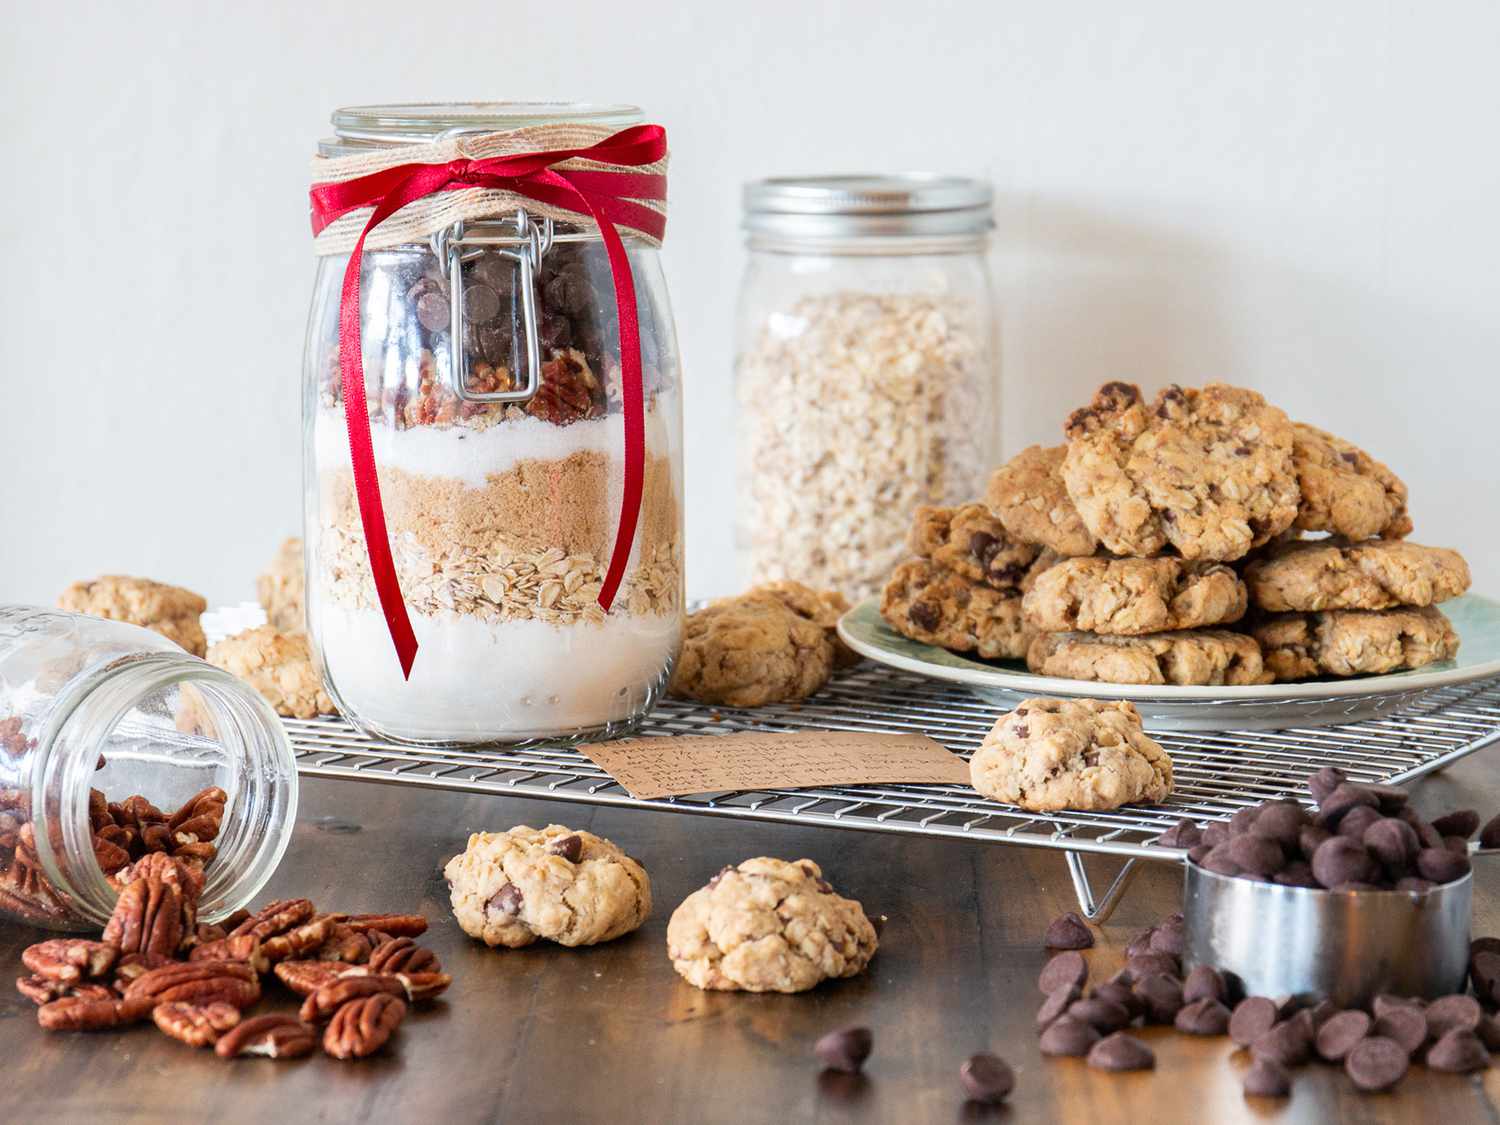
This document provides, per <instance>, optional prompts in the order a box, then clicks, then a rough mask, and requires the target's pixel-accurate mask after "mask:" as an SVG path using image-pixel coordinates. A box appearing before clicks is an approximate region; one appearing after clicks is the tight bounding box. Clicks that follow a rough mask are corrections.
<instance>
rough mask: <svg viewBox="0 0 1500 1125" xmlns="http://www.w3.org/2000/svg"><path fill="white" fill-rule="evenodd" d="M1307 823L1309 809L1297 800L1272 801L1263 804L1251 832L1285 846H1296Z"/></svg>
mask: <svg viewBox="0 0 1500 1125" xmlns="http://www.w3.org/2000/svg"><path fill="white" fill-rule="evenodd" d="M1307 823H1308V819H1307V811H1306V810H1305V809H1303V807H1302V806H1301V805H1299V804H1298V803H1297V802H1296V801H1270V802H1267V803H1266V804H1264V805H1262V806H1261V809H1260V813H1259V814H1258V815H1257V816H1256V818H1255V823H1254V824H1252V825H1251V826H1250V832H1251V834H1252V835H1255V836H1264V837H1266V838H1267V839H1270V840H1275V841H1276V842H1277V843H1278V844H1281V845H1282V846H1283V847H1284V848H1295V847H1296V846H1297V838H1298V836H1299V835H1300V834H1301V832H1302V829H1303V827H1304V826H1305V825H1306V824H1307Z"/></svg>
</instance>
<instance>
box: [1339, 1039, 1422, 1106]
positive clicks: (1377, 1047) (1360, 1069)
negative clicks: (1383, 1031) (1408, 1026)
mask: <svg viewBox="0 0 1500 1125" xmlns="http://www.w3.org/2000/svg"><path fill="white" fill-rule="evenodd" d="M1410 1065H1411V1062H1410V1060H1409V1059H1408V1057H1407V1053H1406V1051H1405V1050H1404V1049H1403V1048H1402V1046H1401V1044H1399V1043H1397V1042H1396V1041H1395V1040H1394V1039H1386V1038H1384V1037H1383V1036H1379V1035H1373V1036H1370V1037H1369V1038H1368V1039H1361V1040H1360V1041H1359V1042H1358V1043H1356V1044H1355V1045H1354V1048H1353V1050H1351V1051H1350V1052H1349V1054H1348V1056H1347V1057H1346V1058H1345V1059H1344V1071H1345V1073H1347V1074H1348V1075H1349V1078H1350V1080H1351V1081H1352V1082H1353V1083H1354V1084H1355V1086H1357V1087H1359V1088H1360V1089H1361V1090H1363V1091H1365V1093H1367V1094H1373V1093H1377V1092H1379V1091H1381V1090H1389V1089H1390V1088H1391V1087H1392V1086H1394V1085H1395V1084H1396V1083H1397V1082H1400V1081H1401V1079H1403V1078H1405V1077H1406V1071H1407V1068H1408V1067H1409V1066H1410Z"/></svg>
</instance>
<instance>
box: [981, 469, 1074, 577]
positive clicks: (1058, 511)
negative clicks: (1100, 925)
mask: <svg viewBox="0 0 1500 1125" xmlns="http://www.w3.org/2000/svg"><path fill="white" fill-rule="evenodd" d="M1066 452H1067V447H1066V446H1062V445H1055V446H1052V447H1051V448H1044V447H1043V446H1040V445H1033V446H1031V447H1029V448H1027V449H1023V450H1022V451H1021V452H1020V453H1018V454H1016V455H1015V456H1014V457H1012V458H1011V459H1010V460H1009V461H1007V462H1006V463H1005V464H1004V465H1001V466H1000V468H998V469H996V470H995V471H994V473H993V474H992V475H991V476H990V483H989V488H988V490H987V491H986V492H985V497H984V498H985V503H987V504H988V505H989V507H990V510H991V511H993V512H994V513H995V515H996V516H998V517H999V519H1000V522H1001V524H1002V525H1003V526H1004V527H1005V530H1006V531H1007V532H1009V533H1010V535H1011V537H1012V538H1013V539H1017V540H1019V541H1021V542H1022V543H1036V544H1039V545H1041V546H1043V547H1046V548H1047V549H1048V550H1051V551H1055V552H1057V553H1058V554H1059V555H1066V556H1078V555H1092V554H1093V553H1094V552H1095V551H1096V550H1097V549H1098V546H1099V543H1098V540H1096V539H1095V538H1094V533H1093V532H1091V531H1090V530H1089V529H1088V528H1087V527H1086V526H1085V525H1084V522H1083V517H1082V516H1080V515H1079V514H1078V508H1077V507H1076V506H1075V505H1074V503H1073V501H1072V498H1071V497H1069V496H1068V488H1067V485H1065V484H1064V483H1063V479H1062V464H1063V456H1064V455H1065V454H1066Z"/></svg>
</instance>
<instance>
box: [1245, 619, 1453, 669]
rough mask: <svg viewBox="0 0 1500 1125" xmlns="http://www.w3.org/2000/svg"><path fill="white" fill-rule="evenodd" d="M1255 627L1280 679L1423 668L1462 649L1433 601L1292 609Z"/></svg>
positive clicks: (1271, 666)
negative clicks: (1426, 604)
mask: <svg viewBox="0 0 1500 1125" xmlns="http://www.w3.org/2000/svg"><path fill="white" fill-rule="evenodd" d="M1251 632H1252V633H1254V635H1255V639H1256V640H1257V641H1259V642H1260V646H1261V648H1262V649H1264V650H1265V654H1266V655H1265V659H1266V667H1267V668H1269V669H1270V670H1271V671H1272V672H1273V673H1274V674H1275V676H1276V678H1277V679H1278V680H1303V679H1307V678H1308V677H1311V676H1362V675H1368V674H1372V673H1381V672H1395V671H1398V670H1400V669H1402V668H1421V667H1423V666H1425V665H1428V664H1435V663H1437V662H1438V661H1440V660H1449V659H1452V657H1453V656H1454V655H1455V654H1456V653H1457V652H1458V634H1457V633H1455V632H1454V630H1453V626H1452V624H1451V623H1450V622H1449V621H1448V619H1447V618H1446V617H1444V616H1443V613H1442V611H1441V610H1437V609H1433V608H1431V607H1430V606H1429V607H1427V608H1423V609H1388V610H1360V609H1345V610H1333V611H1331V612H1328V613H1287V614H1282V615H1279V616H1277V617H1271V618H1267V619H1266V620H1265V621H1262V622H1260V623H1259V624H1258V625H1256V626H1255V628H1254V629H1252V630H1251Z"/></svg>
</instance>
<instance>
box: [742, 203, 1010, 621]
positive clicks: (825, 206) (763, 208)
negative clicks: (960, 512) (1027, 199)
mask: <svg viewBox="0 0 1500 1125" xmlns="http://www.w3.org/2000/svg"><path fill="white" fill-rule="evenodd" d="M990 196H991V192H990V188H989V185H987V184H983V183H980V182H978V181H975V180H964V179H956V178H952V177H943V176H916V175H911V176H829V177H813V178H789V179H773V180H762V181H759V182H757V183H752V184H749V185H747V186H746V188H745V229H746V231H747V232H748V239H747V244H748V246H749V250H750V257H749V261H748V263H747V265H746V268H745V275H744V281H743V284H742V286H741V289H740V302H739V330H738V336H739V346H738V360H737V363H736V372H735V378H736V394H737V397H738V401H739V412H738V421H737V435H736V436H737V439H738V453H739V488H738V490H737V494H738V498H739V499H738V509H737V513H736V536H735V540H736V548H737V553H738V556H739V563H740V566H739V569H740V571H741V578H742V579H743V580H744V581H745V582H746V583H759V582H766V581H771V580H774V579H780V578H791V579H795V580H797V581H800V582H806V583H808V584H810V585H813V586H818V587H821V588H824V589H833V590H838V591H840V592H842V593H843V594H845V595H846V596H848V597H850V598H852V599H855V600H858V599H861V598H864V597H867V596H869V595H871V594H874V593H876V592H877V591H878V590H879V589H880V586H881V585H882V584H883V583H884V581H885V579H886V578H887V577H888V576H889V575H890V573H891V570H892V569H893V568H894V567H895V565H896V564H897V563H898V562H900V561H901V559H902V557H903V556H904V555H905V554H906V547H905V540H906V533H907V530H908V528H909V527H910V525H911V516H912V511H913V509H915V508H916V507H917V506H918V505H919V504H955V503H963V502H966V501H970V500H974V499H976V498H978V497H979V496H980V495H981V494H982V493H983V491H984V481H985V474H986V472H987V470H988V469H989V467H990V462H991V458H992V457H993V453H994V449H995V442H996V439H997V437H998V431H997V425H998V420H997V417H996V407H997V398H998V394H999V370H998V361H997V358H996V349H995V340H994V327H993V317H992V296H991V292H990V280H989V271H988V267H987V265H986V263H985V250H986V247H987V244H988V241H989V231H990V228H991V226H992V222H991V219H990Z"/></svg>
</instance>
